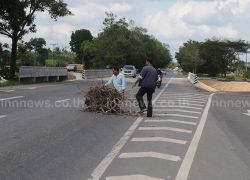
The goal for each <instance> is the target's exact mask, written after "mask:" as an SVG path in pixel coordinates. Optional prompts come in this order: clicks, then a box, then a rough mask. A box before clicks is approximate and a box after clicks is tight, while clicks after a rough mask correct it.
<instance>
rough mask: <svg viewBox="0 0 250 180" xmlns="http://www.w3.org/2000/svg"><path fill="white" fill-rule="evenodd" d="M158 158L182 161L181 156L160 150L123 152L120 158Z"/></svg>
mask: <svg viewBox="0 0 250 180" xmlns="http://www.w3.org/2000/svg"><path fill="white" fill-rule="evenodd" d="M146 157H148V158H157V159H163V160H168V161H175V162H177V161H180V160H181V158H180V157H179V156H175V155H170V154H163V153H158V152H133V153H122V154H120V156H119V158H146Z"/></svg>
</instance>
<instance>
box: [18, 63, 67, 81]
mask: <svg viewBox="0 0 250 180" xmlns="http://www.w3.org/2000/svg"><path fill="white" fill-rule="evenodd" d="M17 76H18V78H19V81H20V79H22V78H33V81H36V78H46V81H49V78H50V77H51V78H56V80H59V79H60V77H63V78H66V77H67V76H68V71H67V69H66V68H65V67H41V66H21V67H20V68H19V72H18V73H17Z"/></svg>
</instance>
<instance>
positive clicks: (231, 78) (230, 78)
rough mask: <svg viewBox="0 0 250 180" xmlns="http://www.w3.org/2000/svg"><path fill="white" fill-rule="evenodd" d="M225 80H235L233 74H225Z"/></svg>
mask: <svg viewBox="0 0 250 180" xmlns="http://www.w3.org/2000/svg"><path fill="white" fill-rule="evenodd" d="M224 80H225V81H235V76H227V77H225V79H224Z"/></svg>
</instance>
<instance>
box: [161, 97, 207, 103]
mask: <svg viewBox="0 0 250 180" xmlns="http://www.w3.org/2000/svg"><path fill="white" fill-rule="evenodd" d="M166 100H169V101H189V100H190V101H192V100H196V101H203V102H204V101H205V102H207V98H206V99H204V98H201V99H199V98H167V99H166Z"/></svg>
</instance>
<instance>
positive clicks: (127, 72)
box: [122, 65, 137, 78]
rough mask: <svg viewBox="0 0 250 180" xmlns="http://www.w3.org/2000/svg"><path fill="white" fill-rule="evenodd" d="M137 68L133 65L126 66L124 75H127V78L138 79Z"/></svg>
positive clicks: (123, 69)
mask: <svg viewBox="0 0 250 180" xmlns="http://www.w3.org/2000/svg"><path fill="white" fill-rule="evenodd" d="M136 71H137V70H136V68H135V66H133V65H125V66H124V67H123V68H122V73H123V74H124V75H125V76H129V77H133V78H135V77H136Z"/></svg>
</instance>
